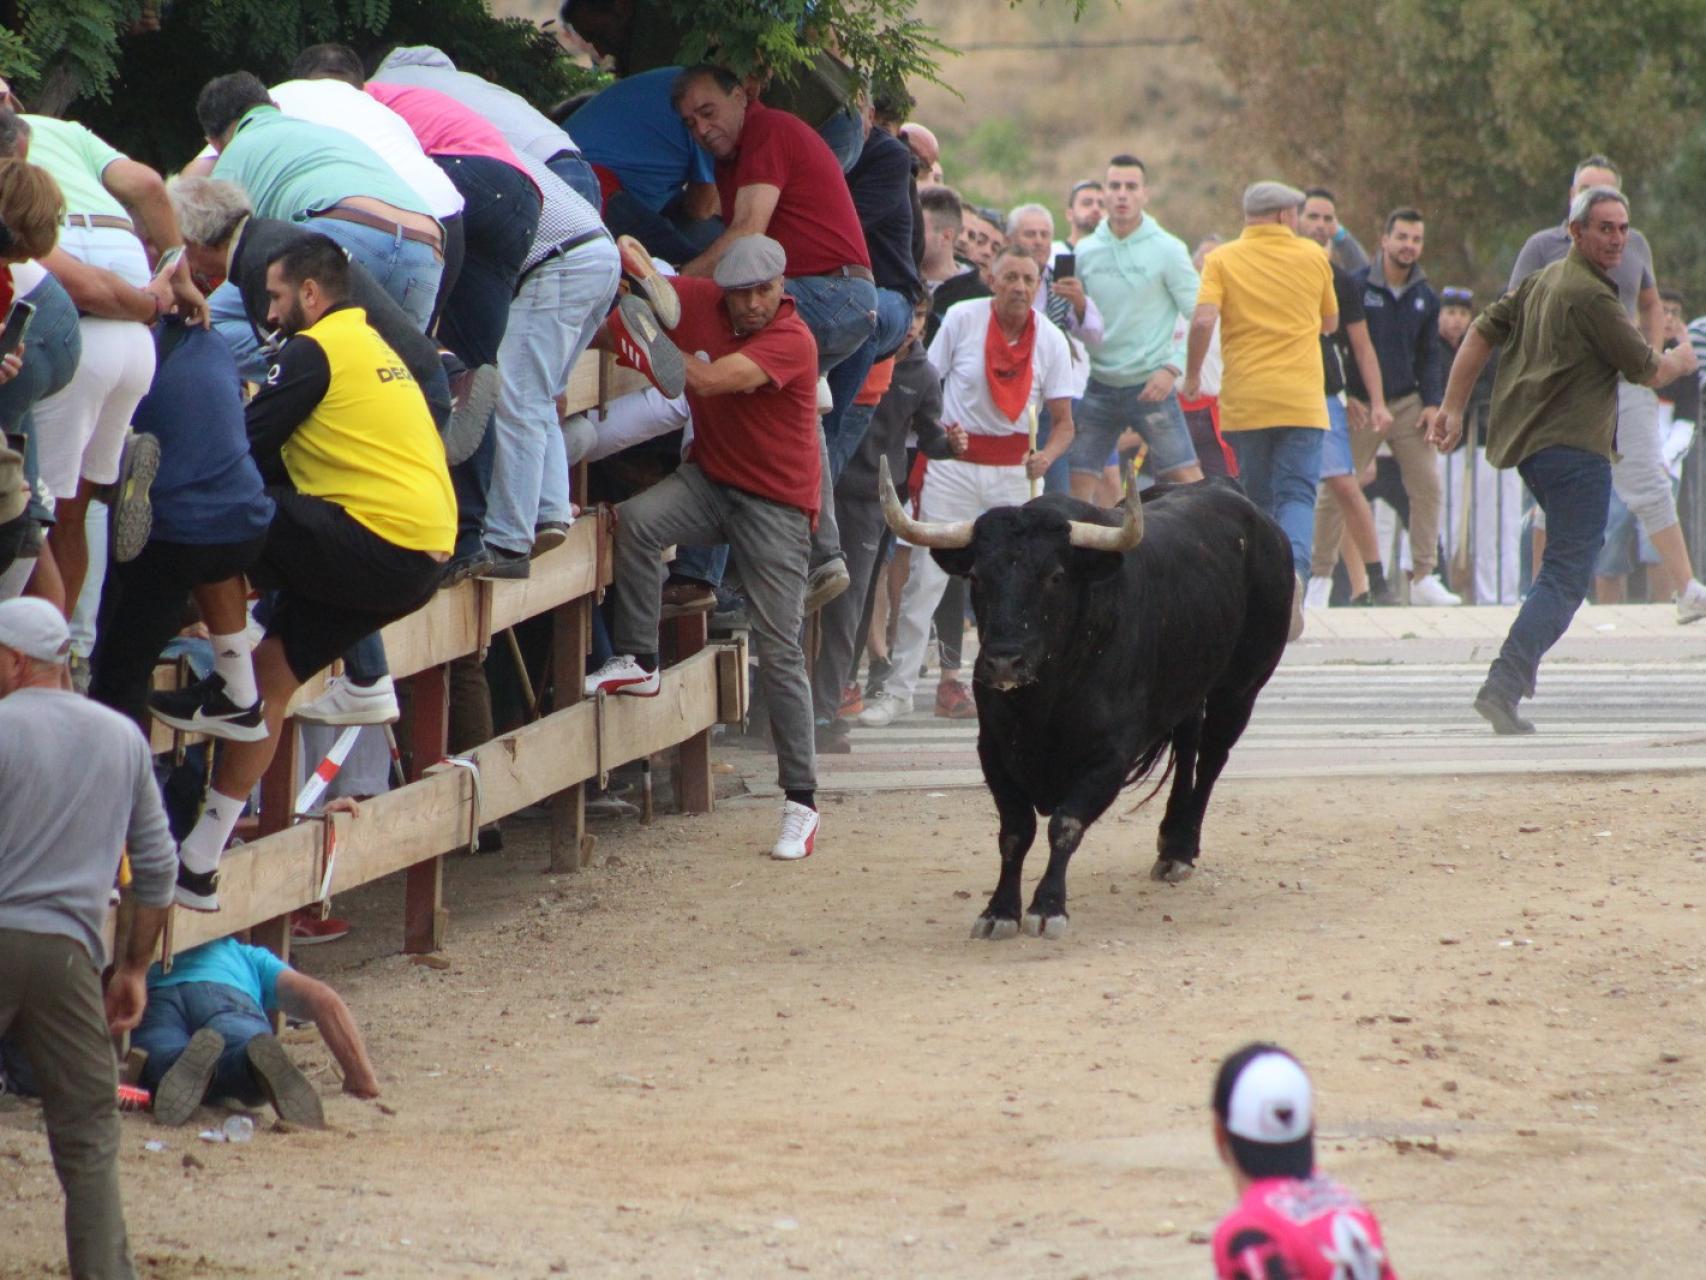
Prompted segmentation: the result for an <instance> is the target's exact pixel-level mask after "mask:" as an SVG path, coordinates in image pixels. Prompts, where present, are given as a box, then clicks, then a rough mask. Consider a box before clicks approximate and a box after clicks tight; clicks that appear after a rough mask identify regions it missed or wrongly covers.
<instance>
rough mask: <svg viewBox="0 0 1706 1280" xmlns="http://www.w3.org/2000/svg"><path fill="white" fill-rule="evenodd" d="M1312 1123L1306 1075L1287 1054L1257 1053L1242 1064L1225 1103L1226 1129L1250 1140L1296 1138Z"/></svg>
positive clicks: (1312, 1098)
mask: <svg viewBox="0 0 1706 1280" xmlns="http://www.w3.org/2000/svg"><path fill="white" fill-rule="evenodd" d="M1314 1127H1315V1096H1314V1090H1313V1089H1311V1088H1310V1085H1309V1077H1308V1075H1306V1074H1305V1073H1304V1070H1303V1068H1302V1067H1301V1066H1299V1065H1298V1063H1297V1059H1295V1058H1293V1057H1292V1056H1291V1055H1290V1054H1286V1053H1278V1052H1268V1053H1259V1054H1257V1055H1256V1056H1255V1057H1253V1058H1251V1059H1250V1061H1248V1062H1246V1063H1245V1064H1244V1069H1243V1070H1242V1071H1240V1072H1239V1073H1238V1078H1237V1079H1236V1080H1235V1081H1233V1083H1232V1095H1231V1097H1230V1098H1229V1099H1228V1100H1227V1104H1226V1131H1227V1132H1228V1133H1231V1134H1234V1135H1236V1136H1237V1137H1240V1138H1245V1139H1248V1140H1249V1141H1251V1142H1261V1143H1266V1144H1270V1145H1273V1144H1279V1143H1286V1142H1297V1141H1299V1140H1300V1139H1303V1138H1306V1137H1308V1136H1309V1134H1310V1132H1311V1131H1312V1130H1313V1129H1314Z"/></svg>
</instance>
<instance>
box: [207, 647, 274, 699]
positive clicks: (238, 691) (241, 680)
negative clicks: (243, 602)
mask: <svg viewBox="0 0 1706 1280" xmlns="http://www.w3.org/2000/svg"><path fill="white" fill-rule="evenodd" d="M208 639H209V640H211V641H213V669H214V671H216V672H218V673H219V677H220V679H222V680H224V681H225V696H226V697H228V698H230V699H231V701H232V702H234V703H235V704H236V705H237V706H239V707H252V706H254V705H255V703H256V702H258V701H260V697H261V695H260V691H259V690H258V689H256V688H255V664H254V663H253V662H252V661H251V660H250V658H249V633H248V632H247V631H238V632H236V633H235V634H233V635H228V636H209V637H208Z"/></svg>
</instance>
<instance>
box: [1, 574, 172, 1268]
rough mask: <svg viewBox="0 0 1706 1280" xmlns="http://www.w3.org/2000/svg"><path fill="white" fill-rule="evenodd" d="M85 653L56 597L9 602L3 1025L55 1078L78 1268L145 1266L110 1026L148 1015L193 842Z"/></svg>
mask: <svg viewBox="0 0 1706 1280" xmlns="http://www.w3.org/2000/svg"><path fill="white" fill-rule="evenodd" d="M70 655H71V636H70V633H69V632H68V631H67V630H66V626H65V619H64V618H63V617H61V616H60V614H59V611H58V610H57V609H55V608H54V607H53V606H52V605H50V604H48V603H47V602H46V601H45V600H39V599H35V598H33V597H31V598H24V599H18V600H7V601H5V602H4V603H0V1035H4V1034H6V1032H7V1031H9V1030H15V1031H16V1032H17V1033H18V1037H19V1039H20V1040H21V1042H22V1044H23V1049H24V1052H25V1054H27V1055H28V1057H29V1059H30V1065H31V1066H32V1067H34V1068H35V1074H36V1078H37V1080H39V1081H40V1082H41V1093H42V1111H43V1114H44V1116H45V1118H46V1120H47V1144H48V1147H49V1149H50V1150H51V1151H52V1153H53V1168H54V1172H56V1173H57V1174H58V1175H59V1184H60V1186H61V1187H63V1188H64V1189H65V1243H66V1250H67V1253H68V1255H69V1260H70V1264H71V1274H72V1275H74V1276H112V1277H129V1276H134V1275H135V1274H136V1273H135V1271H134V1269H133V1267H132V1264H131V1259H130V1247H129V1244H128V1243H127V1241H126V1237H125V1226H124V1210H123V1208H122V1206H121V1205H120V1203H119V1182H118V1165H117V1158H118V1147H119V1119H118V1070H117V1064H116V1062H115V1061H114V1058H113V1046H112V1041H111V1040H110V1039H109V1036H112V1035H117V1034H119V1033H120V1032H123V1031H128V1030H130V1029H131V1028H132V1027H134V1026H136V1024H137V1023H138V1022H139V1021H140V1020H141V1018H142V1009H143V1005H144V1003H145V1001H146V995H145V985H144V976H145V975H146V974H147V972H148V964H149V961H150V960H151V959H152V958H153V955H154V952H155V949H156V947H157V944H158V943H159V941H160V930H161V928H162V926H164V924H165V923H166V912H167V911H169V910H170V909H171V904H172V895H173V890H174V887H175V885H176V882H177V874H178V853H177V848H176V846H175V845H173V843H172V837H171V833H170V832H169V831H168V830H167V828H166V815H165V812H164V810H163V809H162V808H161V805H160V795H159V792H158V791H156V790H155V787H154V769H153V761H152V760H150V758H149V755H148V744H147V743H146V742H145V741H144V740H143V737H142V734H141V732H140V731H139V730H138V729H137V727H136V726H135V725H134V724H132V723H131V722H130V721H129V720H126V719H125V718H124V717H123V716H121V715H119V713H118V712H116V711H113V710H111V709H109V708H107V707H103V706H101V705H100V704H99V703H96V702H91V701H90V700H89V699H87V698H84V697H82V696H80V695H79V694H76V693H73V692H71V690H70V682H69V681H68V680H67V678H66V662H67V660H68V659H69V657H70ZM127 846H128V848H129V851H130V870H131V884H130V890H129V895H130V897H131V899H132V901H133V902H134V903H135V904H136V911H135V915H134V918H133V921H132V924H131V929H130V935H129V938H128V940H127V941H126V942H125V943H124V944H123V945H122V946H121V948H120V952H121V953H120V955H119V956H118V957H117V963H116V965H115V967H114V969H113V976H112V980H111V982H110V983H109V984H108V986H107V990H106V993H105V997H104V999H103V996H102V992H101V970H102V968H103V967H105V965H106V963H107V955H106V946H105V944H104V942H103V941H102V934H101V930H102V927H103V925H104V924H105V921H106V914H107V904H108V900H109V897H110V895H111V893H112V888H113V885H114V884H115V883H116V882H117V879H118V868H119V854H120V852H121V851H122V850H124V849H125V848H126V847H127Z"/></svg>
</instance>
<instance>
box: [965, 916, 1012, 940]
mask: <svg viewBox="0 0 1706 1280" xmlns="http://www.w3.org/2000/svg"><path fill="white" fill-rule="evenodd" d="M971 936H972V937H974V938H988V939H989V940H990V941H991V942H1004V941H1006V940H1007V939H1008V938H1017V937H1018V936H1019V922H1018V921H1017V920H1009V919H1007V918H1005V917H1000V916H979V917H978V918H977V919H976V920H973V921H972V922H971Z"/></svg>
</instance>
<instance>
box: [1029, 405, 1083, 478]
mask: <svg viewBox="0 0 1706 1280" xmlns="http://www.w3.org/2000/svg"><path fill="white" fill-rule="evenodd" d="M1073 425H1074V427H1076V426H1077V420H1076V419H1074V420H1073ZM1053 429H1054V423H1053V421H1052V420H1051V419H1050V418H1049V412H1048V406H1047V405H1046V404H1045V405H1044V406H1043V407H1042V409H1041V411H1040V412H1038V414H1037V448H1039V449H1042V448H1046V447H1047V445H1048V441H1049V435H1050V433H1051V432H1052V431H1053ZM1067 452H1068V453H1070V452H1071V450H1068V451H1067ZM1043 492H1044V493H1065V494H1070V493H1071V492H1072V460H1071V458H1070V457H1066V456H1062V457H1059V458H1056V459H1055V460H1054V465H1053V466H1052V467H1050V468H1049V469H1048V470H1047V471H1046V472H1044V473H1043Z"/></svg>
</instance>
